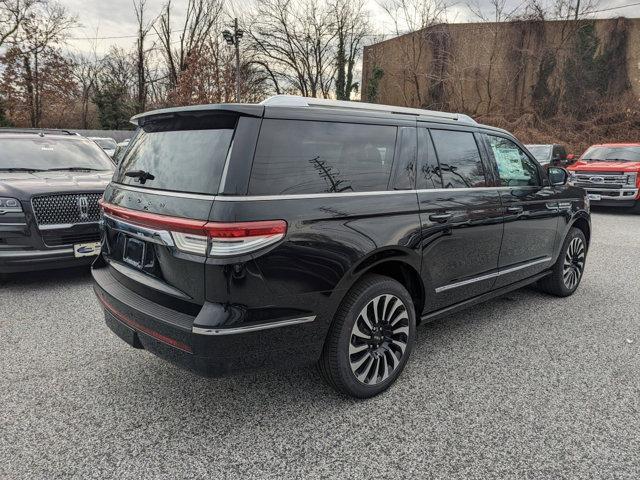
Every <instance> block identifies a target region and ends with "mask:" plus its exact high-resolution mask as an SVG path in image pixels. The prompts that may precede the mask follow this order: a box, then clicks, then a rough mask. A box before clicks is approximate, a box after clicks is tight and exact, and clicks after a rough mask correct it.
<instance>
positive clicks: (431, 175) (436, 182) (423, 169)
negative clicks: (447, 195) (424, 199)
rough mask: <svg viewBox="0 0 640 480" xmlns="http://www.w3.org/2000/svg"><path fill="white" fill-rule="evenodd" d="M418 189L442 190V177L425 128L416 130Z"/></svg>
mask: <svg viewBox="0 0 640 480" xmlns="http://www.w3.org/2000/svg"><path fill="white" fill-rule="evenodd" d="M418 158H419V162H418V168H419V171H418V188H419V189H423V188H424V189H431V188H442V176H441V175H440V173H441V172H440V167H439V166H438V157H436V152H435V150H434V149H433V142H432V141H431V136H430V135H429V130H427V129H426V128H418Z"/></svg>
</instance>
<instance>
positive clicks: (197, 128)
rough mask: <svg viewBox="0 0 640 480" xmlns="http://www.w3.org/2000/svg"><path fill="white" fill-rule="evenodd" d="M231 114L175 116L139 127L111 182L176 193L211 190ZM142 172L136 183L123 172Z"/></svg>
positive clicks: (226, 144)
mask: <svg viewBox="0 0 640 480" xmlns="http://www.w3.org/2000/svg"><path fill="white" fill-rule="evenodd" d="M236 120H237V117H235V116H229V115H209V116H195V115H194V116H179V117H172V118H171V119H165V120H162V121H157V122H152V123H149V124H146V125H144V126H143V127H141V128H140V129H139V131H138V133H137V134H136V136H135V138H134V139H133V140H132V142H131V144H130V146H129V147H128V150H127V151H126V155H125V157H124V158H123V159H122V162H120V167H119V168H118V173H117V174H116V181H117V182H119V183H124V184H128V185H135V186H139V187H143V188H154V189H159V190H174V191H179V192H194V193H217V191H218V186H219V185H220V178H221V176H222V170H223V168H224V161H225V159H226V157H227V152H228V150H229V146H230V145H231V139H232V138H233V131H234V128H235V124H236ZM140 170H142V171H144V172H148V173H149V174H151V175H153V177H154V178H153V179H149V180H146V181H145V182H144V183H142V182H140V181H139V180H138V179H137V178H135V177H130V176H127V175H126V173H127V172H130V173H133V172H136V171H140Z"/></svg>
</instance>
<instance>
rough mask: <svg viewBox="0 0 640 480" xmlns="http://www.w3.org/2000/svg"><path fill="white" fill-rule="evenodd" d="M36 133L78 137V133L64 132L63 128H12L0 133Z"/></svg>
mask: <svg viewBox="0 0 640 480" xmlns="http://www.w3.org/2000/svg"><path fill="white" fill-rule="evenodd" d="M3 132H7V133H36V134H39V135H44V134H45V133H46V134H48V135H56V134H58V135H80V134H79V133H78V132H72V131H71V130H65V129H63V128H14V127H2V128H0V133H3Z"/></svg>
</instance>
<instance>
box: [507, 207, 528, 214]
mask: <svg viewBox="0 0 640 480" xmlns="http://www.w3.org/2000/svg"><path fill="white" fill-rule="evenodd" d="M523 211H524V208H522V207H507V212H509V213H522V212H523Z"/></svg>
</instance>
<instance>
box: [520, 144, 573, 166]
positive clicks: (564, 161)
mask: <svg viewBox="0 0 640 480" xmlns="http://www.w3.org/2000/svg"><path fill="white" fill-rule="evenodd" d="M525 147H526V148H527V149H528V150H529V153H531V154H532V155H533V156H534V157H535V159H536V160H537V161H538V163H539V164H540V165H542V166H552V167H566V166H568V165H570V164H571V163H572V162H573V155H567V149H566V148H565V147H564V145H558V144H557V143H555V144H549V145H525Z"/></svg>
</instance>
